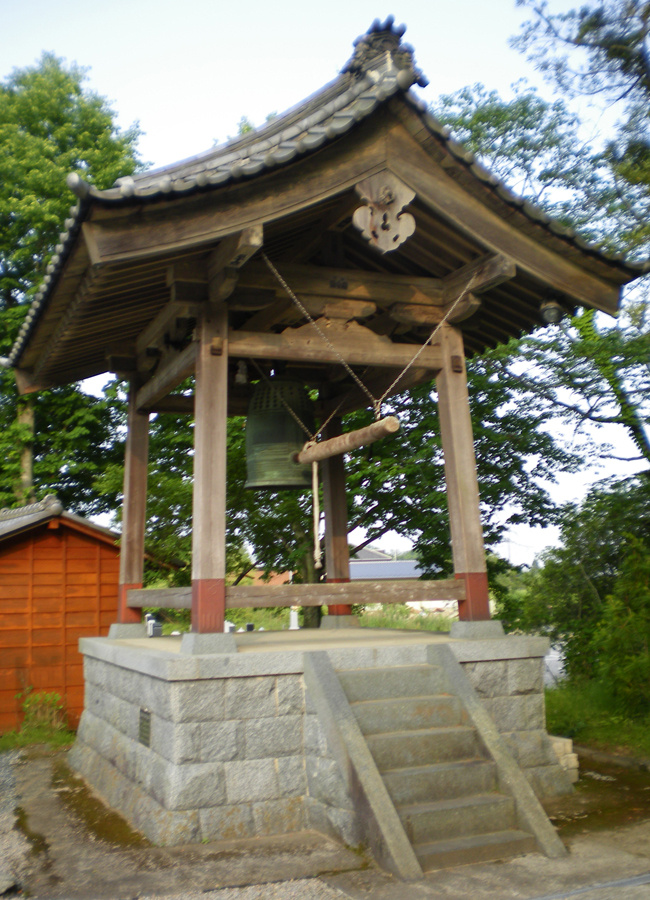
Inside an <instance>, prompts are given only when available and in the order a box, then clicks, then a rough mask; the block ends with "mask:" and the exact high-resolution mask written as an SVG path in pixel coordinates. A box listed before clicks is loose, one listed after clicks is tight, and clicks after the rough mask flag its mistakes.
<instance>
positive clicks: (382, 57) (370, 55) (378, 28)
mask: <svg viewBox="0 0 650 900" xmlns="http://www.w3.org/2000/svg"><path fill="white" fill-rule="evenodd" d="M394 22H395V17H394V16H388V18H387V19H386V21H385V22H384V23H381V22H380V21H379V19H375V21H374V22H373V23H372V25H371V26H370V28H369V29H368V31H367V32H366V33H365V34H362V35H361V36H360V37H358V38H357V39H356V40H355V41H354V42H353V46H354V53H353V54H352V56H351V57H350V59H349V60H348V61H347V63H346V64H345V66H344V67H343V69H342V70H341V72H342V74H346V73H347V72H349V73H350V74H351V75H352V76H353V77H355V78H362V77H363V76H364V75H365V74H366V73H367V72H368V70H370V69H376V68H384V67H386V64H388V66H387V67H388V68H393V69H397V70H399V72H400V73H401V72H404V73H405V75H404V76H402V78H399V76H398V83H399V86H400V87H401V88H402V89H403V90H408V88H409V87H410V86H411V84H418V85H419V86H420V87H426V86H427V85H428V83H429V80H428V78H427V77H426V76H425V75H424V73H423V72H422V71H421V70H420V69H418V68H417V66H416V65H415V58H414V52H415V51H414V50H413V47H412V46H411V45H410V44H402V42H401V41H402V35H403V34H404V32H405V31H406V25H397V26H395V25H394ZM408 75H411V76H412V77H411V78H410V80H409V78H408V77H407V76H408Z"/></svg>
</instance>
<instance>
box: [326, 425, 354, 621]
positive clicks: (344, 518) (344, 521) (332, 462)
mask: <svg viewBox="0 0 650 900" xmlns="http://www.w3.org/2000/svg"><path fill="white" fill-rule="evenodd" d="M341 431H342V428H341V419H340V417H339V416H336V417H335V418H333V419H332V420H331V422H330V423H329V424H328V425H327V426H326V427H325V430H324V432H323V438H324V440H325V441H331V440H335V439H336V438H337V437H338V436H339V435H340V434H341ZM321 472H322V477H323V511H324V513H325V567H326V572H327V584H338V583H346V582H349V580H350V550H349V547H348V504H347V497H346V491H345V460H344V459H343V457H342V456H334V457H331V458H329V459H326V460H324V461H323V464H322V467H321ZM328 612H329V614H330V615H343V616H349V615H351V614H352V607H351V606H350V604H339V603H336V604H332V605H331V606H330V607H329V610H328Z"/></svg>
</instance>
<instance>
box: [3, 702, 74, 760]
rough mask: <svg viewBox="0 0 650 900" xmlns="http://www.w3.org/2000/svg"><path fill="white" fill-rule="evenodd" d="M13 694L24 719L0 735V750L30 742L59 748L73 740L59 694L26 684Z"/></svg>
mask: <svg viewBox="0 0 650 900" xmlns="http://www.w3.org/2000/svg"><path fill="white" fill-rule="evenodd" d="M16 696H17V697H18V698H20V699H21V700H22V703H21V708H22V711H23V722H22V725H21V726H20V728H17V729H15V730H13V731H7V732H5V734H2V735H0V753H4V752H5V751H7V750H17V749H19V748H21V747H30V746H32V745H33V744H47V745H48V746H49V747H52V748H55V749H58V748H62V747H69V746H70V745H71V744H72V743H73V742H74V738H75V735H74V732H73V731H69V730H68V727H67V723H66V718H65V709H64V703H63V701H62V699H61V695H60V694H54V693H48V692H47V691H37V692H35V691H34V689H33V687H31V686H28V687H26V688H25V689H24V690H23V691H22V692H21V693H20V694H17V695H16Z"/></svg>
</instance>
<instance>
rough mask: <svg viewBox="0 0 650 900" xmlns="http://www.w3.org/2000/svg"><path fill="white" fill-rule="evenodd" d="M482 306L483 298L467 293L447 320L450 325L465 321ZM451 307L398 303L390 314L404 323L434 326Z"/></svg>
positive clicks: (448, 305) (392, 317)
mask: <svg viewBox="0 0 650 900" xmlns="http://www.w3.org/2000/svg"><path fill="white" fill-rule="evenodd" d="M480 306H481V300H480V298H479V297H476V296H475V295H474V294H466V295H465V297H463V299H462V300H461V301H460V303H459V304H458V306H457V307H456V308H455V309H454V311H453V312H452V313H451V315H450V316H449V318H448V319H447V322H449V324H450V325H453V324H454V323H456V322H463V321H464V320H465V319H469V317H470V316H473V315H474V313H475V312H476V311H477V310H478V309H479V307H480ZM450 308H451V306H450V304H447V305H446V306H421V305H419V304H417V305H416V304H414V303H396V304H395V306H393V307H391V310H390V316H391V319H394V320H395V321H396V322H400V323H401V324H403V325H414V326H424V327H427V328H433V327H434V326H435V325H437V324H438V323H439V322H442V320H443V319H444V317H445V315H446V314H447V312H448V311H449V309H450Z"/></svg>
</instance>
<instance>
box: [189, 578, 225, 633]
mask: <svg viewBox="0 0 650 900" xmlns="http://www.w3.org/2000/svg"><path fill="white" fill-rule="evenodd" d="M225 619H226V582H225V579H223V578H201V579H198V580H196V581H192V631H195V632H197V633H198V634H214V633H215V632H217V631H219V632H222V631H223V625H224V621H225Z"/></svg>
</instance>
